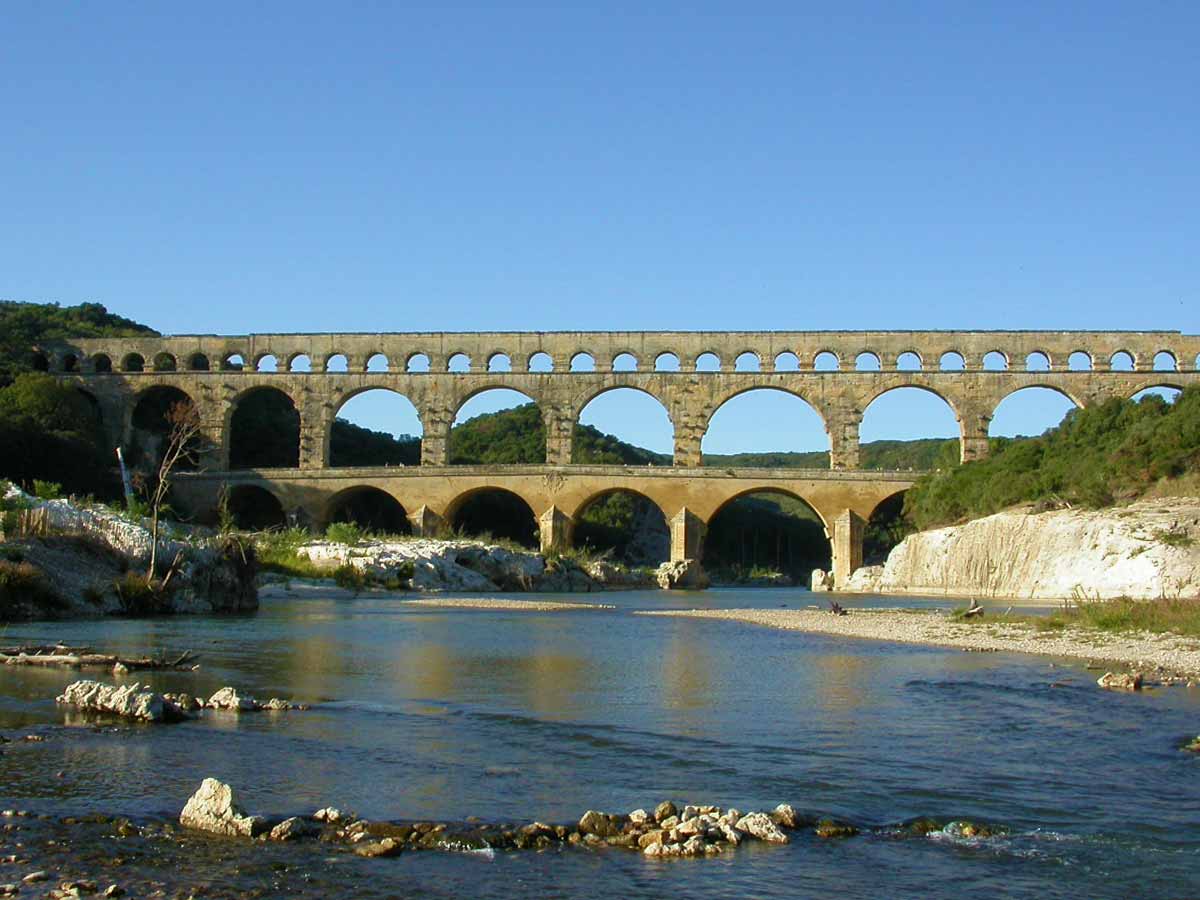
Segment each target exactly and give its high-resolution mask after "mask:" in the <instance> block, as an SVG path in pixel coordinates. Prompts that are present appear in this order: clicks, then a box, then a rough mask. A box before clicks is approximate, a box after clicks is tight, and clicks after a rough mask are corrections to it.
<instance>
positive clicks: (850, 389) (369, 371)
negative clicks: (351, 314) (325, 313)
mask: <svg viewBox="0 0 1200 900" xmlns="http://www.w3.org/2000/svg"><path fill="white" fill-rule="evenodd" d="M34 351H35V352H36V353H37V354H39V360H40V363H41V364H42V365H41V366H39V367H42V368H44V369H45V370H47V371H49V372H52V373H54V374H56V375H58V376H59V377H60V378H62V379H63V380H64V381H67V382H68V383H71V384H74V385H76V386H77V387H80V388H82V389H85V390H86V391H87V392H88V393H89V394H90V395H92V396H93V397H95V398H96V401H97V405H98V407H99V411H100V414H101V419H102V421H103V422H104V423H105V427H107V428H108V429H109V430H110V431H109V437H110V439H111V440H112V442H113V444H114V445H117V444H122V443H125V442H126V441H127V440H128V437H129V435H130V433H131V429H132V417H133V409H134V407H135V406H136V404H137V402H138V400H139V398H140V397H141V396H142V395H143V393H144V392H145V391H146V390H147V389H150V388H154V387H168V388H174V389H178V390H180V391H182V392H183V393H185V394H186V395H187V396H188V397H190V398H191V399H192V401H193V403H194V404H195V406H196V408H197V410H198V412H199V415H200V419H201V425H202V430H203V432H204V437H205V439H206V442H207V443H208V445H209V446H210V447H212V448H214V452H211V453H210V454H208V456H207V458H206V460H205V461H204V466H205V468H206V471H204V472H200V473H196V474H194V475H190V476H188V477H187V478H186V479H181V484H182V483H184V482H186V483H187V485H188V486H189V490H191V491H192V492H193V494H194V499H195V501H196V503H197V504H198V505H200V506H204V505H208V506H209V507H211V505H212V504H213V503H214V502H215V498H216V495H217V492H218V489H219V488H220V486H221V485H223V484H230V485H237V484H247V485H257V486H259V487H262V488H264V489H267V490H272V491H273V492H275V494H276V496H278V497H279V498H280V500H281V503H282V505H283V508H284V509H285V510H287V511H289V512H292V511H295V510H297V509H301V510H305V511H307V512H308V514H309V516H310V517H311V518H313V519H314V520H318V519H320V518H321V516H322V515H324V503H325V501H326V500H328V498H329V497H331V496H333V495H334V494H337V493H338V492H339V491H341V490H343V489H345V488H347V487H353V486H356V485H366V486H371V487H376V488H379V489H381V490H384V491H386V492H387V493H389V494H391V495H392V496H393V497H394V498H396V500H397V501H398V503H399V504H400V506H401V507H403V509H404V510H405V511H406V512H407V514H408V519H409V521H410V522H411V523H412V524H413V528H414V530H416V531H418V532H419V533H424V532H425V531H426V530H427V529H426V526H427V525H428V526H429V527H430V528H432V527H435V526H436V524H437V522H438V520H439V519H440V518H441V517H442V515H443V514H444V513H445V511H446V510H447V509H449V508H450V506H449V505H450V503H451V501H452V500H453V499H454V497H456V496H458V495H459V494H461V493H462V492H463V491H465V490H468V489H472V488H474V489H480V488H502V489H506V490H511V491H513V492H514V493H516V494H518V495H519V496H521V497H522V498H523V499H525V501H526V502H527V503H529V506H530V509H531V510H533V512H534V513H535V514H536V515H537V516H538V518H539V525H540V532H541V537H542V540H543V542H546V541H550V542H551V543H554V542H555V541H561V540H563V535H567V534H569V528H570V526H571V522H572V521H573V520H572V517H573V516H574V515H575V514H576V512H577V510H578V509H579V504H580V503H582V502H583V501H584V500H585V499H586V498H587V496H591V495H594V494H595V493H597V492H599V491H602V490H610V489H612V488H614V487H627V488H628V489H630V490H633V491H635V492H639V493H643V494H645V495H646V496H648V497H651V498H652V499H653V500H654V502H656V503H657V504H658V505H659V508H660V509H661V510H662V511H663V513H664V515H665V516H666V518H667V520H668V522H669V524H670V526H671V532H672V558H675V559H682V558H687V557H688V556H689V555H691V554H695V553H698V552H699V538H698V536H699V535H702V533H703V532H702V528H703V525H704V523H705V522H707V521H708V519H709V518H710V517H711V515H712V514H713V512H714V511H715V510H716V509H717V508H719V506H720V505H721V504H722V503H724V502H726V501H727V500H728V499H729V498H730V497H732V496H734V495H735V494H737V493H744V492H745V491H747V490H751V489H762V490H774V489H782V490H784V491H786V492H790V493H794V494H796V495H797V496H799V497H801V498H802V499H804V500H805V501H806V502H808V503H809V504H810V505H811V506H813V508H814V509H816V510H817V511H818V512H819V514H820V515H821V517H822V519H823V520H824V522H825V527H826V530H827V531H829V532H830V534H831V537H832V540H833V544H834V567H835V572H836V573H837V574H838V578H839V580H844V578H845V577H848V575H849V574H850V572H851V571H852V570H853V568H854V565H855V564H856V559H857V558H861V533H862V524H863V522H865V521H866V519H867V518H869V516H870V514H871V512H872V510H873V509H874V508H875V505H876V504H877V503H878V502H879V500H881V499H883V496H886V495H890V494H893V493H895V491H896V490H902V489H903V488H904V487H905V486H907V484H910V483H911V479H912V477H913V476H912V475H911V474H910V473H903V474H902V473H887V472H871V473H866V472H857V471H855V470H856V469H858V467H859V428H860V425H861V423H862V420H863V416H864V413H865V412H866V410H867V408H868V407H869V406H870V405H871V403H872V401H873V400H875V399H876V398H878V397H880V396H882V395H883V394H885V393H886V392H888V391H890V390H893V389H896V388H902V387H915V388H920V389H923V390H926V391H929V392H931V393H933V394H935V395H937V396H938V397H940V398H942V399H943V400H944V401H945V402H946V403H947V404H948V405H949V407H950V409H951V410H952V411H953V413H954V415H955V418H956V420H957V422H958V426H959V430H960V440H961V448H962V458H963V459H964V460H971V459H977V458H980V457H982V456H984V455H985V454H986V453H987V448H988V430H989V423H990V420H991V418H992V416H993V413H994V411H995V410H996V408H997V406H998V405H999V404H1000V402H1001V401H1002V400H1003V399H1004V398H1005V397H1007V396H1009V395H1010V394H1012V393H1014V392H1016V391H1018V390H1020V389H1022V388H1027V387H1046V388H1050V389H1052V390H1055V391H1058V392H1059V393H1061V394H1063V395H1064V396H1066V397H1067V398H1069V399H1070V400H1071V401H1072V402H1074V403H1075V404H1076V405H1078V406H1089V405H1092V404H1094V403H1097V402H1102V401H1103V400H1105V399H1108V398H1110V397H1131V396H1133V395H1134V394H1136V393H1138V392H1139V391H1141V390H1143V389H1145V388H1148V387H1154V386H1162V385H1170V386H1172V387H1180V388H1183V387H1187V386H1189V385H1192V384H1196V383H1200V371H1198V370H1197V363H1198V362H1200V359H1198V358H1200V335H1184V334H1181V333H1179V332H1172V331H1159V332H1090V331H1083V332H1025V331H1007V332H971V331H961V332H949V331H946V332H941V331H932V332H869V331H856V332H730V333H703V332H611V333H610V332H595V333H567V332H561V333H538V332H530V333H499V334H482V333H480V334H473V333H440V334H369V335H367V334H350V335H339V334H318V335H305V334H267V335H242V336H216V335H200V336H195V335H193V336H177V337H137V338H95V339H86V340H78V341H74V342H72V343H69V344H67V343H64V344H56V345H52V346H51V345H48V346H45V347H39V348H34ZM584 356H586V357H587V358H588V359H590V362H591V365H590V366H586V365H583V364H582V363H581V358H582V357H584ZM1118 356H1120V358H1121V359H1126V360H1127V363H1128V364H1127V365H1124V366H1122V367H1119V368H1114V367H1113V366H1112V365H1110V362H1109V361H1110V360H1113V359H1114V358H1115V357H1118ZM335 359H336V360H338V362H339V365H337V366H336V367H334V366H333V365H332V364H331V361H333V360H335ZM739 359H740V360H741V364H740V366H739V363H738V360H739ZM1027 360H1029V363H1028V364H1026V361H1027ZM1156 360H1157V366H1156ZM452 361H453V363H454V364H453V365H452V364H451V363H452ZM755 361H757V366H755ZM572 362H574V363H575V365H574V366H573V365H572ZM584 362H586V360H584ZM1089 362H1090V363H1091V367H1090V368H1087V367H1086V365H1087V364H1088V363H1089ZM614 363H615V364H616V365H615V366H614ZM860 363H861V364H862V366H863V368H850V367H851V366H856V365H858V364H860ZM259 365H262V367H263V368H274V369H275V370H276V371H259V370H258V368H257V367H258V366H259ZM1005 366H1007V368H1005ZM739 368H740V370H739ZM755 368H757V371H755ZM1163 368H1167V369H1169V370H1170V371H1169V374H1168V372H1164V371H1162V369H1163ZM339 370H340V371H339ZM489 370H490V371H489ZM374 388H384V389H387V390H390V391H394V392H396V393H398V394H401V395H403V396H404V397H406V398H407V399H408V400H409V401H410V402H411V403H412V404H413V405H414V406H415V408H416V410H417V412H418V415H419V417H420V420H421V425H422V431H423V436H422V442H421V465H420V466H418V467H410V468H407V469H403V468H401V469H370V470H367V469H354V468H344V469H331V468H330V467H329V462H330V434H331V431H332V426H333V422H334V419H335V417H336V415H337V411H338V410H339V409H340V408H341V407H342V405H343V404H344V403H345V402H346V401H347V400H349V399H351V398H352V397H353V396H355V395H356V394H358V393H361V392H363V391H366V390H370V389H374ZM492 388H499V389H509V390H514V391H518V392H520V393H522V394H525V395H526V396H528V397H530V398H531V399H533V400H534V401H535V402H536V403H537V405H538V408H539V410H540V411H541V414H542V417H543V421H544V425H545V433H546V463H545V464H544V465H541V466H533V467H528V466H492V467H478V468H476V467H470V466H456V467H453V468H451V467H449V466H448V465H447V463H448V461H449V436H450V429H451V427H452V425H453V422H454V419H455V416H456V414H457V412H458V410H459V409H460V408H461V407H462V405H463V404H464V403H466V402H467V401H468V400H469V399H470V398H471V397H472V396H474V395H476V394H479V393H481V392H483V391H485V390H488V389H492ZM614 388H633V389H636V390H639V391H643V392H645V393H647V394H649V395H650V396H652V397H654V398H655V399H657V400H658V401H659V402H660V403H661V404H662V405H663V407H664V408H665V409H666V410H667V414H668V417H669V419H670V422H671V425H672V428H673V430H674V465H673V466H672V467H669V468H668V467H661V468H651V469H644V470H637V471H635V470H631V469H630V467H624V466H599V467H597V466H587V465H574V464H572V463H571V459H572V443H573V438H574V431H575V424H576V422H578V420H579V416H580V413H581V411H582V410H583V408H584V407H585V406H586V405H587V404H588V403H589V402H590V401H591V400H592V399H594V398H596V397H597V396H600V395H601V394H603V393H605V392H606V391H609V390H612V389H614ZM759 388H773V389H776V390H780V391H784V392H786V393H789V394H793V395H795V396H797V397H799V398H801V399H802V400H804V401H805V402H806V403H808V404H809V405H810V406H811V407H812V408H813V409H814V410H815V411H816V412H817V413H818V414H819V415H820V416H821V418H822V420H823V421H824V424H825V427H826V430H827V432H828V435H829V441H830V468H831V469H832V470H833V471H824V472H813V471H800V470H767V469H762V470H753V469H738V470H706V469H704V468H702V466H701V462H702V456H701V441H702V439H703V437H704V434H705V432H706V430H707V429H708V427H709V424H710V422H711V420H712V417H713V415H714V414H715V413H716V411H717V410H718V409H719V408H720V407H721V406H722V404H724V403H725V402H727V401H728V400H730V399H731V398H733V397H736V396H738V395H740V394H743V393H745V392H747V391H751V390H755V389H759ZM264 389H271V391H270V393H271V394H272V395H278V396H281V397H284V398H286V400H287V401H288V403H289V404H290V406H291V407H292V408H294V411H295V417H296V420H297V421H298V425H297V430H298V432H299V442H298V443H299V448H298V454H297V456H296V461H297V463H298V466H297V467H296V468H294V469H262V470H247V471H242V472H232V471H230V470H231V456H230V449H231V443H230V438H231V433H232V431H233V424H234V419H235V416H236V415H237V410H238V408H239V406H241V404H242V403H243V402H244V399H245V398H247V397H251V396H254V394H255V393H256V392H258V393H263V394H265V393H266V391H265V390H264ZM554 486H557V487H554ZM552 487H553V489H551V488H552ZM577 492H578V495H577ZM883 492H886V493H883ZM868 500H869V501H870V502H868ZM856 547H857V549H855V548H856Z"/></svg>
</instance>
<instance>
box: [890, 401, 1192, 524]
mask: <svg viewBox="0 0 1200 900" xmlns="http://www.w3.org/2000/svg"><path fill="white" fill-rule="evenodd" d="M1197 472H1200V388H1197V387H1192V388H1188V389H1187V390H1185V391H1184V392H1183V393H1182V394H1181V395H1180V396H1179V398H1178V399H1177V400H1176V401H1175V402H1174V403H1167V402H1166V401H1165V400H1163V399H1162V398H1161V397H1158V396H1156V395H1150V396H1148V397H1145V398H1144V399H1142V400H1140V401H1137V402H1135V401H1133V400H1118V399H1113V400H1109V401H1107V402H1105V403H1102V404H1100V405H1098V406H1092V407H1089V408H1087V409H1075V410H1072V411H1071V412H1070V413H1068V414H1067V416H1066V418H1064V419H1063V421H1062V424H1060V425H1058V426H1057V427H1055V428H1051V429H1049V430H1048V431H1046V432H1045V433H1044V434H1042V435H1041V436H1040V437H1033V438H1017V439H1012V440H1009V439H994V440H993V441H992V442H991V453H990V455H989V457H988V458H987V459H985V460H981V461H979V462H973V463H970V464H969V465H965V466H956V467H951V468H947V469H945V470H943V471H942V472H940V473H937V474H934V475H929V476H926V477H924V478H922V479H920V480H919V481H918V482H917V484H916V486H915V487H914V488H913V489H912V490H910V491H909V492H908V494H907V497H906V502H905V505H904V509H905V515H906V516H908V517H909V518H910V519H911V520H912V521H913V523H914V524H915V525H916V526H917V527H918V528H921V529H924V528H930V527H934V526H937V525H945V524H951V523H954V522H961V521H964V520H966V519H974V518H978V517H979V516H986V515H990V514H991V513H994V512H998V511H1000V510H1001V509H1004V508H1005V507H1009V506H1013V505H1015V504H1018V503H1025V502H1030V501H1047V502H1050V503H1071V504H1076V505H1081V506H1091V507H1099V506H1107V505H1109V504H1112V503H1116V502H1121V501H1125V500H1132V499H1134V498H1136V497H1139V496H1141V495H1143V494H1144V493H1146V492H1147V491H1148V490H1149V489H1150V488H1152V487H1154V486H1156V485H1158V484H1159V482H1161V481H1162V480H1163V479H1177V478H1179V477H1180V476H1191V477H1194V476H1195V475H1196V473H1197Z"/></svg>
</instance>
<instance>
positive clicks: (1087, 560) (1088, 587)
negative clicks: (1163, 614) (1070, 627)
mask: <svg viewBox="0 0 1200 900" xmlns="http://www.w3.org/2000/svg"><path fill="white" fill-rule="evenodd" d="M873 590H875V591H878V592H881V593H910V594H926V595H930V594H931V595H937V594H953V595H960V596H972V595H973V596H979V597H996V598H1006V599H1037V600H1052V599H1064V598H1072V597H1081V596H1082V597H1086V598H1088V599H1095V600H1109V599H1115V598H1118V597H1130V598H1132V599H1134V600H1153V599H1157V598H1159V597H1174V596H1184V597H1188V596H1195V595H1196V594H1197V593H1200V499H1196V498H1181V497H1176V498H1165V499H1156V500H1141V501H1138V502H1137V503H1132V504H1130V505H1129V506H1125V507H1119V508H1109V509H1100V510H1087V509H1062V510H1053V511H1050V512H1033V511H1032V510H1031V509H1029V508H1021V509H1014V510H1008V511H1006V512H1001V513H996V514H995V515H992V516H987V517H985V518H982V519H975V520H974V521H971V522H967V523H965V524H963V525H955V526H952V527H949V528H938V529H934V530H932V531H922V532H918V533H917V534H913V535H909V536H908V537H906V538H905V539H904V540H903V541H901V542H900V543H899V544H898V545H897V546H896V547H895V548H894V549H893V550H892V552H891V553H890V554H889V555H888V559H887V563H886V564H885V565H884V567H883V573H882V575H881V576H880V578H879V580H878V583H877V584H876V585H875V587H874V588H873Z"/></svg>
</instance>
